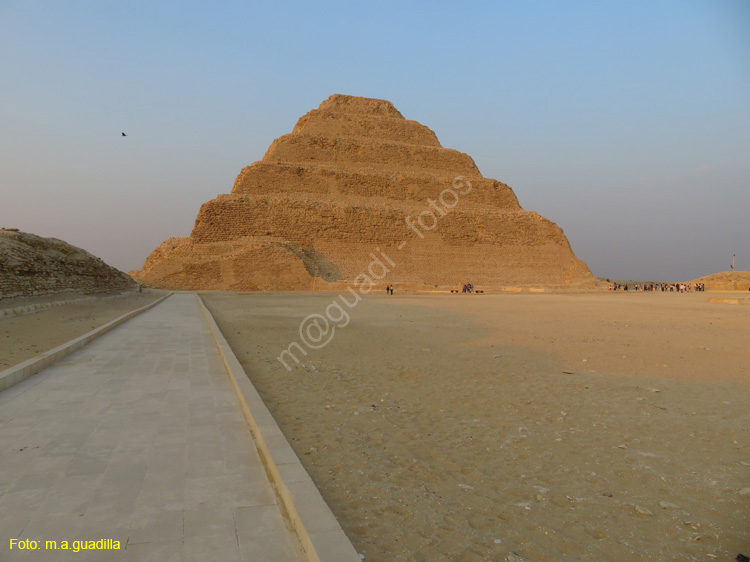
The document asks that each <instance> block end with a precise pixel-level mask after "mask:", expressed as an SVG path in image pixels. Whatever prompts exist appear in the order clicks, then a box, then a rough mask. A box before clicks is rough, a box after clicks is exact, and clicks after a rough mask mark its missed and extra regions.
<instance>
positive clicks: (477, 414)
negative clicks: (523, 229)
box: [204, 293, 750, 562]
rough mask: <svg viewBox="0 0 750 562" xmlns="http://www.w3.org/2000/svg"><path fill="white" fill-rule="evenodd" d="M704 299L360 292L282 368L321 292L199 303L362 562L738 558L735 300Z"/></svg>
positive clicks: (741, 458)
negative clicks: (318, 345) (330, 328)
mask: <svg viewBox="0 0 750 562" xmlns="http://www.w3.org/2000/svg"><path fill="white" fill-rule="evenodd" d="M710 296H716V295H711V294H706V293H695V294H674V293H667V294H659V293H645V294H644V293H629V294H628V293H619V294H612V293H604V294H540V295H523V294H518V295H434V296H433V295H415V296H408V295H395V296H393V297H386V296H385V295H384V294H383V295H379V296H370V297H367V298H363V299H362V301H361V302H359V303H358V304H356V305H355V306H354V308H352V309H347V308H346V306H343V307H342V309H344V310H346V311H347V313H348V315H349V319H350V321H349V323H348V325H347V326H345V327H339V328H338V329H337V330H336V331H335V333H334V336H333V338H332V339H331V341H330V343H329V344H328V345H327V346H325V347H323V348H322V349H317V350H312V349H309V348H307V349H306V350H307V351H308V354H307V355H306V356H304V357H303V356H302V355H301V354H299V353H298V355H299V356H300V358H301V359H302V361H301V363H300V364H299V365H297V364H295V363H294V361H290V363H291V366H292V369H291V370H290V371H288V370H287V369H286V368H285V367H284V366H283V365H282V364H281V363H280V362H279V361H278V360H277V356H278V355H279V354H280V352H281V351H282V350H284V349H286V348H287V346H288V345H289V344H290V343H291V342H293V341H297V342H298V343H301V342H300V334H299V327H300V322H301V320H302V319H303V318H305V317H306V316H307V315H308V314H313V313H318V314H325V310H326V307H328V306H329V305H330V304H331V303H332V302H333V301H334V299H336V298H337V297H336V295H331V294H316V295H290V294H285V295H282V294H248V295H228V294H211V295H206V296H205V297H204V298H205V300H206V302H207V304H208V306H209V308H210V309H211V311H212V312H213V313H214V315H215V316H216V318H217V321H218V323H219V325H220V327H221V329H222V331H223V332H224V334H225V336H226V337H227V339H228V340H229V342H230V344H231V345H232V347H233V349H234V350H235V352H236V353H237V355H238V357H239V359H240V360H241V362H242V363H243V366H244V367H245V370H246V371H247V373H248V375H249V376H250V378H251V379H252V380H253V382H254V383H255V385H256V386H257V388H258V390H259V391H260V393H261V394H262V396H263V398H264V400H266V403H267V404H268V406H269V408H270V409H271V411H272V412H273V414H274V416H275V417H276V418H277V420H278V422H279V425H280V426H281V428H282V429H283V431H284V432H285V434H286V435H287V437H288V439H289V441H290V442H291V443H292V446H293V447H294V448H295V450H296V451H297V454H298V455H299V457H300V458H301V459H302V462H303V464H304V465H305V467H306V468H307V470H308V471H309V472H310V474H311V476H312V477H313V479H314V480H315V482H316V483H317V484H318V486H319V488H320V490H321V493H322V494H323V496H324V498H325V499H326V500H327V501H328V503H329V505H330V506H331V508H332V510H333V511H334V513H335V514H336V515H337V517H338V518H339V519H340V521H341V523H342V526H343V527H344V529H345V531H346V532H347V534H348V535H349V536H350V538H351V539H352V541H353V543H354V545H355V547H356V548H357V550H358V551H359V552H360V553H362V554H363V555H364V556H365V560H367V561H382V562H390V561H395V560H403V561H407V560H408V561H412V560H416V561H431V562H432V561H437V560H450V561H479V560H501V561H505V560H510V561H517V560H529V561H559V560H590V561H597V562H601V561H620V562H623V561H631V560H632V561H635V560H638V561H657V560H658V561H669V560H711V559H718V560H734V558H735V556H736V555H737V554H738V553H739V552H744V553H750V536H749V535H748V531H750V511H749V510H750V488H749V487H750V448H749V447H748V445H749V443H748V437H749V435H748V429H749V427H750V416H749V415H748V404H750V385H749V384H748V383H749V382H750V371H749V370H748V369H750V352H749V351H748V346H747V341H746V340H747V334H748V332H749V329H750V306H739V305H722V304H712V303H709V302H708V298H709V297H710ZM735 296H736V295H735ZM349 300H350V301H353V300H354V299H353V297H351V296H350V298H349ZM330 312H331V314H330V315H329V316H330V317H331V318H337V319H339V320H338V324H339V325H342V324H344V323H345V319H344V318H343V317H342V316H341V314H340V313H339V312H337V311H336V308H335V307H334V308H333V309H330ZM331 325H334V323H333V322H332V323H331ZM309 333H311V332H309Z"/></svg>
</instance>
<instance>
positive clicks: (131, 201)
mask: <svg viewBox="0 0 750 562" xmlns="http://www.w3.org/2000/svg"><path fill="white" fill-rule="evenodd" d="M0 53H2V59H1V60H2V63H0V65H1V66H0V70H1V71H0V226H5V227H17V228H20V229H21V230H24V231H28V232H33V233H36V234H40V235H43V236H54V237H57V238H62V239H64V240H66V241H68V242H70V243H72V244H75V245H77V246H81V247H83V248H85V249H87V250H89V251H90V252H92V253H94V254H95V255H98V256H99V257H101V258H103V259H104V260H105V261H107V262H108V263H110V264H111V265H114V266H116V267H118V268H120V269H123V270H126V271H127V270H129V269H135V268H138V267H140V266H141V264H142V263H143V260H144V259H145V258H146V256H147V255H148V254H149V253H150V252H151V251H152V250H153V249H154V248H156V246H158V245H159V244H160V243H161V242H162V241H163V240H164V239H166V238H168V237H170V236H188V235H189V233H190V230H191V229H192V225H193V221H194V220H195V217H196V215H197V212H198V209H199V208H200V205H201V204H202V203H203V202H205V201H208V200H210V199H213V198H214V197H215V196H216V195H218V194H219V193H228V192H229V191H230V190H231V187H232V183H233V181H234V178H235V176H236V175H237V173H238V172H239V171H240V169H241V168H242V167H243V166H246V165H248V164H250V163H251V162H254V161H256V160H259V159H261V158H262V156H263V154H264V153H265V151H266V149H267V147H268V145H269V144H270V143H271V141H272V140H273V139H274V138H276V137H279V136H281V135H283V134H286V133H288V132H290V131H291V129H292V127H293V126H294V124H295V122H296V120H297V119H298V118H299V117H300V116H301V115H303V114H304V113H306V112H307V111H308V110H310V109H312V108H314V107H317V106H318V105H319V104H320V102H321V101H322V100H323V99H325V98H326V97H328V96H329V95H330V94H332V93H343V94H353V95H361V96H367V97H376V98H385V99H389V100H391V101H392V102H393V103H394V104H395V105H396V107H397V108H398V109H399V110H400V111H401V113H402V114H403V115H404V116H405V117H406V118H408V119H415V120H417V121H419V122H421V123H423V124H425V125H427V126H429V127H430V128H431V129H433V130H434V131H435V132H436V133H437V135H438V138H439V139H440V141H441V143H442V144H443V146H446V147H449V148H455V149H458V150H460V151H462V152H466V153H468V154H470V155H471V156H472V157H473V158H474V160H475V161H476V163H477V165H478V166H479V168H480V170H481V171H482V173H483V174H484V175H485V176H487V177H493V178H496V179H498V180H500V181H503V182H505V183H507V184H509V185H510V186H511V187H512V188H513V189H514V190H515V192H516V194H517V195H518V198H519V200H520V202H521V204H522V205H523V207H524V208H526V209H528V210H532V211H537V212H539V213H540V214H542V215H543V216H545V217H547V218H549V219H550V220H552V221H554V222H556V223H557V224H558V225H559V226H561V227H562V228H563V229H564V230H565V233H566V234H567V236H568V238H569V239H570V241H571V244H572V246H573V249H574V251H575V252H576V254H577V255H578V256H579V257H580V258H582V259H583V260H585V261H586V262H587V263H588V264H589V266H590V267H591V269H592V271H593V272H594V273H595V274H596V275H599V276H609V277H614V278H636V279H660V280H682V279H690V278H694V277H697V276H699V275H703V274H707V273H711V272H714V271H721V270H726V269H728V267H729V265H730V263H731V257H732V254H735V253H736V254H737V266H738V269H747V270H750V2H748V0H703V1H695V0H674V1H666V0H648V1H640V0H636V1H628V2H614V1H611V2H610V1H590V2H576V1H562V0H561V1H544V2H542V1H521V0H518V1H516V2H471V3H468V2H467V3H462V2H422V3H405V2H366V3H365V2H362V3H360V2H351V1H348V2H336V3H333V2H286V3H284V2H224V3H220V4H217V5H213V3H207V2H184V1H180V2H151V1H149V2H141V1H130V0H128V1H122V0H120V1H117V2H108V1H107V2H105V1H101V0H97V1H73V0H71V1H70V2H57V1H33V0H10V1H9V0H0ZM121 131H125V132H126V133H127V134H128V137H127V138H122V137H121V136H120V132H121Z"/></svg>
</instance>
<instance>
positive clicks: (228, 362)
mask: <svg viewBox="0 0 750 562" xmlns="http://www.w3.org/2000/svg"><path fill="white" fill-rule="evenodd" d="M195 297H196V298H197V299H198V303H199V305H200V307H201V310H203V316H204V318H205V319H206V323H207V324H208V326H209V329H210V330H211V332H212V334H213V337H214V340H215V341H216V346H217V347H218V349H219V354H220V355H221V358H222V361H223V362H224V366H225V368H226V371H227V375H228V376H229V378H230V380H231V382H232V386H233V387H234V389H235V392H236V393H237V398H238V399H239V401H240V407H241V408H242V413H243V415H244V416H245V420H246V421H247V423H248V425H249V429H250V432H251V434H252V437H253V439H254V441H255V446H256V447H257V449H258V453H259V454H260V458H261V460H262V461H263V465H264V466H265V469H266V473H267V474H268V477H269V479H270V480H271V483H272V484H273V486H274V489H275V491H276V494H277V496H278V499H279V502H280V504H279V505H280V506H281V508H282V510H283V511H284V513H285V515H286V516H287V517H288V518H289V521H290V522H291V525H292V528H293V530H294V532H295V533H296V535H297V537H298V538H299V541H300V544H301V545H302V548H303V550H304V552H305V555H306V558H307V560H308V561H309V562H360V557H359V554H357V551H356V550H355V549H354V546H352V543H351V541H350V540H349V538H348V537H347V536H346V534H345V533H344V531H343V529H342V528H341V525H340V524H339V522H338V520H337V519H336V517H335V516H334V515H333V513H332V512H331V509H330V508H329V507H328V504H327V503H326V502H325V500H324V499H323V496H321V495H320V492H319V491H318V488H317V486H315V483H314V482H313V481H312V479H311V478H310V475H309V474H308V473H307V471H306V470H305V468H304V467H303V466H302V463H300V461H299V458H297V455H296V454H295V453H294V450H293V449H292V447H291V445H289V442H288V441H287V440H286V437H284V434H283V433H282V432H281V430H280V429H279V426H278V424H277V423H276V420H274V419H273V416H272V415H271V412H269V411H268V408H267V407H266V405H265V404H264V403H263V400H262V399H261V397H260V395H259V394H258V391H257V390H256V389H255V387H254V386H253V383H252V382H250V379H249V378H248V376H247V374H246V373H245V370H244V369H243V368H242V365H240V362H239V360H238V359H237V357H236V356H235V354H234V352H233V351H232V348H231V347H229V344H228V343H227V340H226V339H225V338H224V335H223V334H222V333H221V330H219V327H218V325H217V324H216V321H215V320H214V317H213V316H212V314H211V312H210V311H209V310H208V308H206V305H205V304H204V303H203V299H201V298H200V296H199V295H197V294H196V295H195Z"/></svg>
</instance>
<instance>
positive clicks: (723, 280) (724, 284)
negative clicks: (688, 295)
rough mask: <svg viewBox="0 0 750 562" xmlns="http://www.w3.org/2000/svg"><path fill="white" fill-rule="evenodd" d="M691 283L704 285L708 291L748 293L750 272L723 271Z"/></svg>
mask: <svg viewBox="0 0 750 562" xmlns="http://www.w3.org/2000/svg"><path fill="white" fill-rule="evenodd" d="M690 283H693V284H695V283H704V284H705V285H706V290H707V291H748V290H750V271H721V272H719V273H712V274H711V275H706V276H705V277H699V278H698V279H693V280H692V281H691V282H690Z"/></svg>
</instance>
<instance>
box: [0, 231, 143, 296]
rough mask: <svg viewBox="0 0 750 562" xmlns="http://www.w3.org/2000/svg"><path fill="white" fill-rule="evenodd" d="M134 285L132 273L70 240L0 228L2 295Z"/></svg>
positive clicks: (37, 293)
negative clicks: (121, 269) (70, 242)
mask: <svg viewBox="0 0 750 562" xmlns="http://www.w3.org/2000/svg"><path fill="white" fill-rule="evenodd" d="M133 285H134V282H133V279H132V278H131V277H129V276H127V275H125V274H124V273H122V272H121V271H118V270H117V269H115V268H113V267H110V266H108V265H107V264H106V263H104V262H103V261H102V260H100V259H99V258H97V257H96V256H93V255H91V254H89V253H88V252H87V251H85V250H82V249H81V248H76V247H75V246H71V245H70V244H68V243H67V242H63V241H62V240H58V239H57V238H42V237H41V236H36V235H35V234H29V233H27V232H19V231H18V230H17V229H0V299H4V298H15V297H30V296H37V295H49V294H54V293H62V292H66V291H77V292H100V291H111V290H116V289H126V288H128V287H131V286H133Z"/></svg>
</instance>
